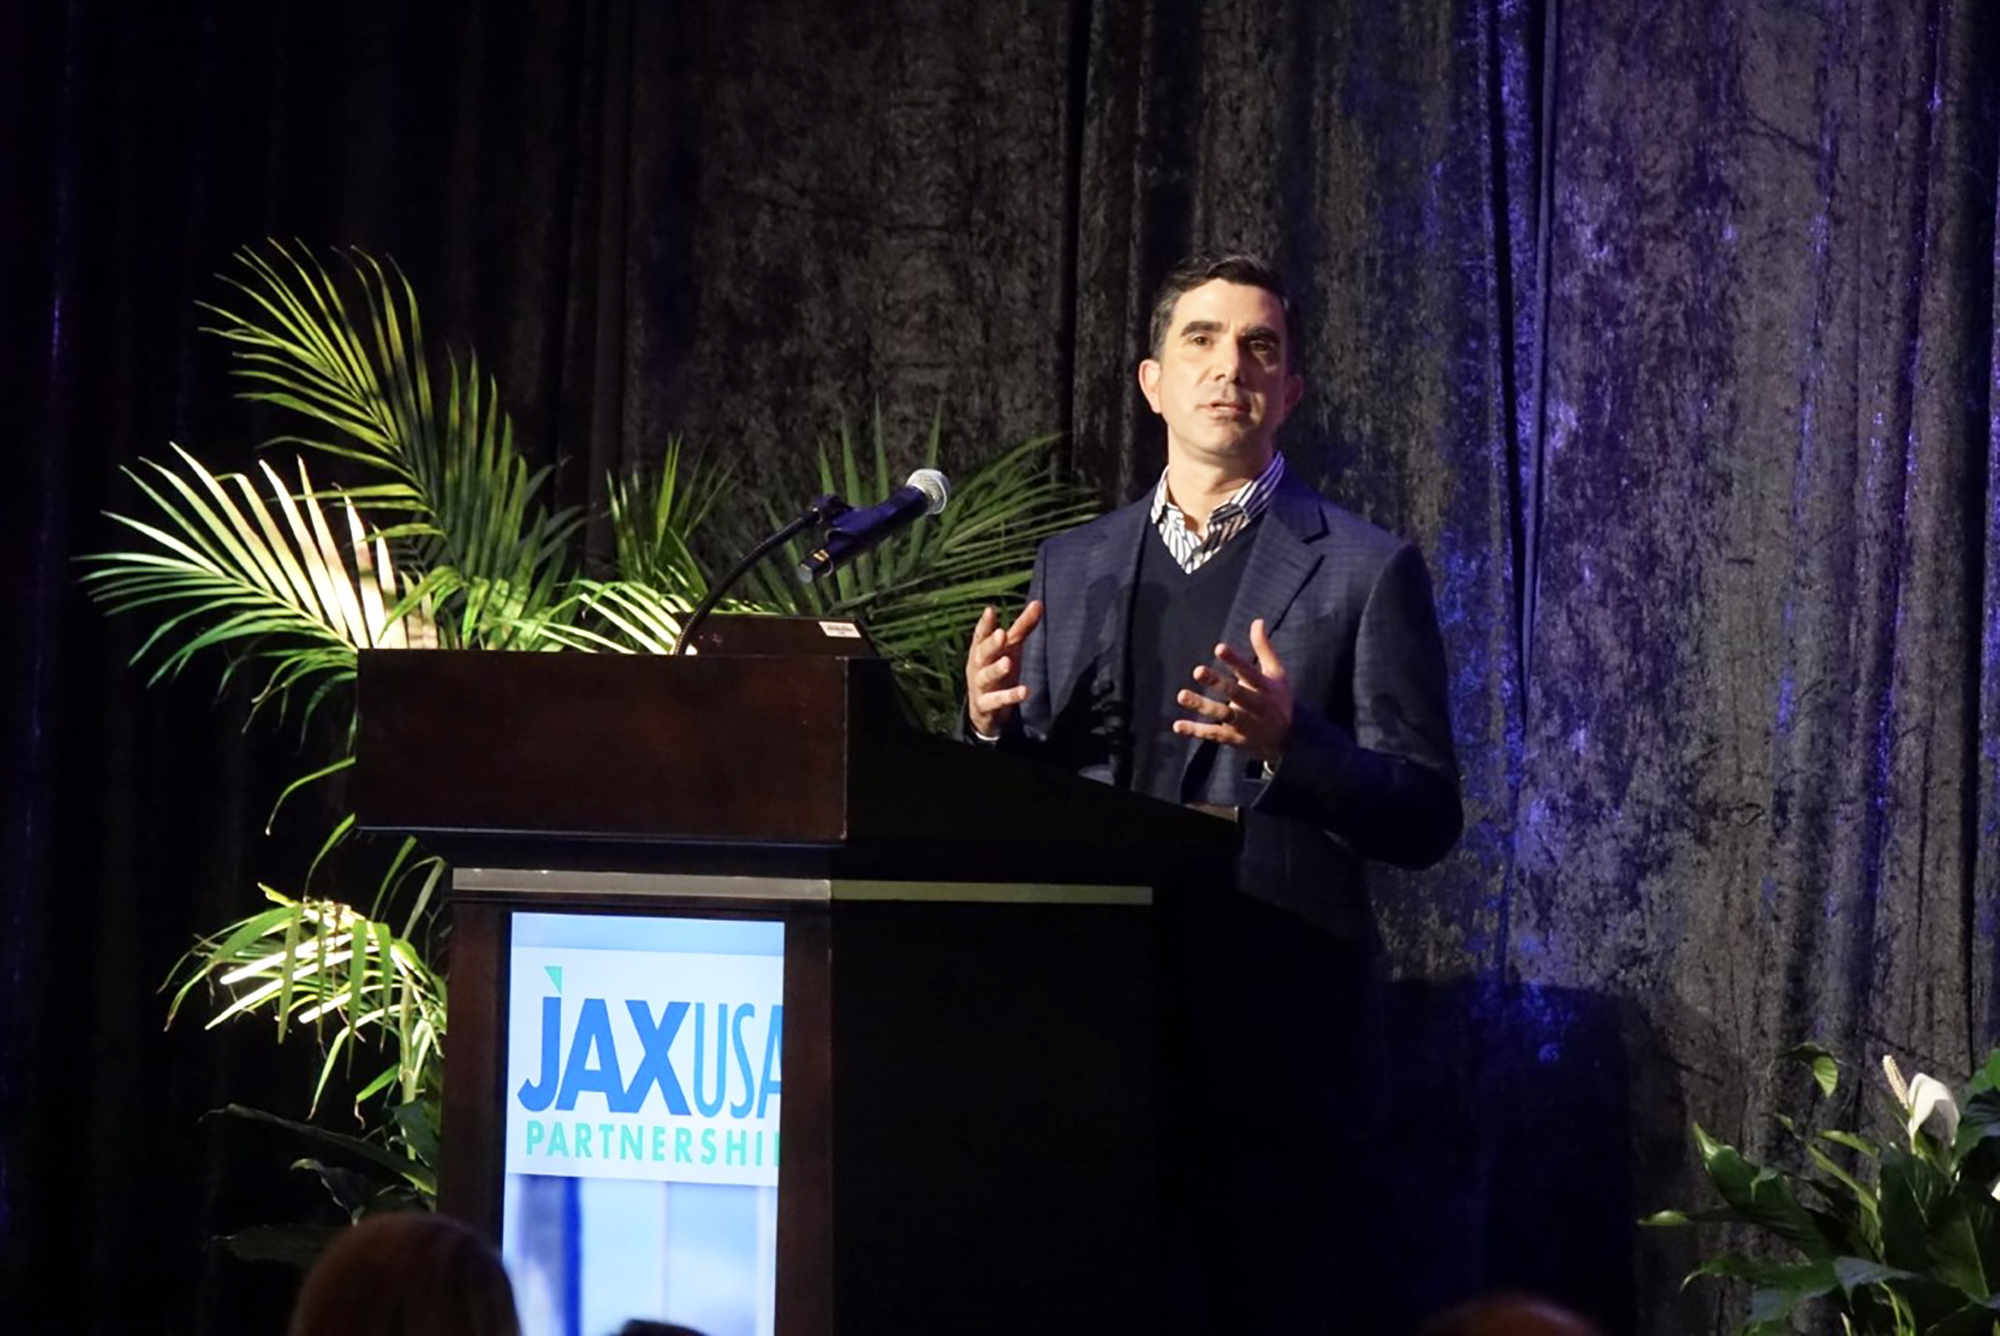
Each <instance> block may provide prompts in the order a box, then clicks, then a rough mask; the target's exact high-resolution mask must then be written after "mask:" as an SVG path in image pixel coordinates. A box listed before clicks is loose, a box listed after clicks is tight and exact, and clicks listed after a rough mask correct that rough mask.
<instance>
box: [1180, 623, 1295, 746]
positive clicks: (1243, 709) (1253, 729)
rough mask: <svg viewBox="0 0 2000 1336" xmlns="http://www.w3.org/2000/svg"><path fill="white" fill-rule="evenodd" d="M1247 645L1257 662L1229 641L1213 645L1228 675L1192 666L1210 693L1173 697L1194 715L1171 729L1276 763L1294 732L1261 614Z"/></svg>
mask: <svg viewBox="0 0 2000 1336" xmlns="http://www.w3.org/2000/svg"><path fill="white" fill-rule="evenodd" d="M1250 648H1251V649H1252V650H1253V651H1254V652H1255V653H1256V656H1257V661H1256V662H1255V663H1252V662H1251V661H1250V660H1249V659H1248V658H1246V657H1245V656H1244V655H1242V654H1240V653H1238V652H1237V651H1236V650H1234V649H1232V648H1230V647H1229V646H1228V645H1217V646H1216V647H1215V657H1216V660H1217V661H1218V662H1219V663H1221V665H1222V666H1223V667H1224V668H1226V669H1227V670H1228V672H1227V674H1224V673H1221V672H1218V671H1216V670H1215V669H1214V668H1212V667H1210V666H1209V665H1208V664H1202V665H1200V666H1199V667H1197V668H1196V669H1195V670H1194V680H1195V681H1197V682H1199V683H1201V685H1202V686H1204V687H1206V688H1207V689H1208V691H1209V694H1208V695H1205V696H1204V695H1201V694H1199V693H1197V692H1193V691H1183V692H1181V693H1180V694H1179V695H1178V696H1176V697H1174V699H1175V701H1176V702H1177V703H1178V704H1180V705H1181V706H1182V707H1183V708H1185V709H1188V710H1192V711H1193V712H1194V715H1195V717H1194V718H1192V719H1180V720H1176V721H1175V723H1174V732H1176V733H1179V734H1181V735H1182V736H1184V737H1192V738H1201V739H1203V740H1204V741H1208V742H1220V743H1221V744H1222V745H1223V746H1225V747H1240V748H1241V749H1243V750H1244V751H1247V752H1249V753H1250V754H1251V755H1252V756H1255V757H1256V758H1257V759H1258V760H1260V761H1262V762H1264V764H1266V765H1270V766H1275V765H1276V764H1277V763H1278V758H1279V757H1280V756H1283V755H1284V752H1285V738H1286V737H1287V736H1288V735H1289V734H1290V733H1291V731H1292V687H1291V683H1289V682H1287V681H1286V680H1285V665H1284V664H1283V663H1282V662H1280V661H1279V659H1278V654H1277V651H1276V650H1274V649H1272V648H1271V638H1270V636H1269V635H1267V634H1266V633H1265V630H1264V619H1263V618H1261V617H1260V618H1258V619H1257V620H1256V621H1254V622H1252V623H1250Z"/></svg>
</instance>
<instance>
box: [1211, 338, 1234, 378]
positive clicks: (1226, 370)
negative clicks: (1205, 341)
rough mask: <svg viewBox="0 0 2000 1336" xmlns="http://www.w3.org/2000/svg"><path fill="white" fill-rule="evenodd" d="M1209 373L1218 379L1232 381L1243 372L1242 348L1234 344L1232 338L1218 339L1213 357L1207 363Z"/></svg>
mask: <svg viewBox="0 0 2000 1336" xmlns="http://www.w3.org/2000/svg"><path fill="white" fill-rule="evenodd" d="M1208 371H1209V374H1210V375H1212V376H1214V377H1215V378H1216V379H1218V380H1226V381H1231V382H1234V381H1236V380H1238V379H1239V378H1240V377H1241V375H1242V372H1243V350H1242V349H1241V348H1239V347H1237V346H1236V340H1234V339H1218V340H1216V344H1215V357H1214V359H1213V360H1212V361H1210V363H1209V367H1208Z"/></svg>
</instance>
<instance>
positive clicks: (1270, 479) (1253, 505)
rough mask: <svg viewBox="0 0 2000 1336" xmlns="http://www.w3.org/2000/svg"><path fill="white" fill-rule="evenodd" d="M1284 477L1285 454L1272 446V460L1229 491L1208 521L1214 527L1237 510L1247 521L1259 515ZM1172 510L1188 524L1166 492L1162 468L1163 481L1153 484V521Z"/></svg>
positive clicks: (1183, 522)
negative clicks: (1227, 496) (1260, 471)
mask: <svg viewBox="0 0 2000 1336" xmlns="http://www.w3.org/2000/svg"><path fill="white" fill-rule="evenodd" d="M1284 477H1285V456H1284V454H1283V453H1282V452H1280V451H1277V450H1273V451H1272V452H1271V462H1270V463H1269V464H1267V465H1265V466H1264V471H1263V472H1262V473H1260V474H1258V475H1257V476H1256V477H1254V478H1252V479H1251V480H1250V481H1249V482H1246V483H1244V484H1243V485H1242V486H1241V487H1239V488H1237V489H1236V490H1235V491H1234V492H1232V493H1230V495H1229V499H1228V500H1226V501H1224V502H1223V503H1222V504H1221V505H1219V506H1217V507H1216V508H1215V510H1214V512H1213V513H1211V514H1210V515H1209V517H1208V520H1209V525H1210V526H1211V527H1212V526H1213V525H1214V524H1215V522H1216V521H1217V520H1218V519H1224V520H1226V519H1228V518H1230V517H1231V516H1232V515H1234V514H1236V513H1237V512H1238V511H1240V512H1241V513H1242V515H1243V519H1244V523H1246V524H1247V523H1249V521H1251V520H1254V519H1256V518H1257V517H1258V516H1259V515H1261V514H1263V513H1264V510H1265V508H1266V507H1267V506H1269V505H1270V504H1271V496H1272V494H1273V493H1275V492H1276V491H1277V490H1278V484H1279V483H1280V482H1282V481H1283V480H1284ZM1232 506H1233V507H1235V510H1232V509H1231V507H1232ZM1170 510H1171V511H1172V512H1173V513H1174V518H1175V519H1176V520H1178V521H1179V522H1180V523H1182V524H1185V523H1186V522H1187V521H1186V518H1185V517H1184V516H1183V515H1182V514H1181V508H1180V507H1179V506H1177V505H1175V504H1174V503H1173V501H1172V500H1171V499H1170V498H1169V497H1168V496H1167V471H1166V470H1165V469H1161V470H1160V481H1159V482H1158V483H1156V484H1155V485H1154V487H1153V509H1152V512H1151V515H1152V520H1153V523H1154V524H1155V525H1156V526H1157V525H1159V524H1161V523H1162V522H1163V521H1164V520H1165V519H1166V515H1167V512H1168V511H1170Z"/></svg>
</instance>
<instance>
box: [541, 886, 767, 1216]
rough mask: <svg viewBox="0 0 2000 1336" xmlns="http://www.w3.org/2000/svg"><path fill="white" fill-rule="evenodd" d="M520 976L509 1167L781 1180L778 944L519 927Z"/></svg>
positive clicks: (589, 1174)
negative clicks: (529, 939)
mask: <svg viewBox="0 0 2000 1336" xmlns="http://www.w3.org/2000/svg"><path fill="white" fill-rule="evenodd" d="M615 922H618V920H608V921H607V923H615ZM625 922H630V920H625ZM718 926H720V925H718ZM746 926H747V925H746ZM760 926H765V927H768V928H771V929H776V928H777V925H775V924H772V925H760ZM777 930H778V931H782V929H777ZM701 944H702V943H701V941H700V939H698V938H697V939H696V940H693V941H689V942H686V943H684V945H685V946H687V947H689V948H698V947H699V946H700V945H701ZM508 983H509V988H508V1025H507V1172H508V1173H510V1174H543V1175H555V1176H559V1177H571V1178H636V1179H653V1180H658V1181H664V1182H675V1183H737V1184H746V1185H753V1186H766V1187H775V1186H776V1185H777V1182H778V1106H779V1096H780V1092H781V1089H782V1077H783V1057H782V1054H783V1038H784V1005H783V999H784V990H783V984H784V957H783V955H782V952H781V951H780V953H775V954H761V953H760V954H730V953H726V952H719V951H709V950H701V949H665V950H663V949H658V948H657V947H656V948H655V949H650V950H620V949H612V948H610V947H609V946H604V945H597V944H594V946H593V949H580V948H577V947H572V946H539V945H526V944H523V943H522V942H520V941H517V942H516V943H515V946H514V949H513V950H512V951H511V952H510V962H509V978H508Z"/></svg>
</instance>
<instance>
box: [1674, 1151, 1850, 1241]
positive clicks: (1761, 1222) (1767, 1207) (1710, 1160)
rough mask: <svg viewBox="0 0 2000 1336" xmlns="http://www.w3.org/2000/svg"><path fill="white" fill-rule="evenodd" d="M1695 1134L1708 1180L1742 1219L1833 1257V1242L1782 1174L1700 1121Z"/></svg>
mask: <svg viewBox="0 0 2000 1336" xmlns="http://www.w3.org/2000/svg"><path fill="white" fill-rule="evenodd" d="M1694 1137H1695V1144H1696V1146H1697V1147H1698V1148H1699V1150H1700V1152H1701V1158H1702V1165H1703V1167H1704V1168H1705V1169H1706V1170H1707V1171H1708V1177H1709V1181H1711V1182H1712V1183H1714V1184H1715V1186H1716V1190H1717V1191H1718V1192H1720V1193H1721V1194H1722V1199H1723V1200H1724V1201H1725V1202H1727V1203H1728V1204H1729V1207H1730V1209H1731V1210H1733V1211H1735V1212H1736V1214H1737V1216H1738V1217H1739V1218H1740V1219H1742V1220H1744V1221H1745V1222H1747V1223H1749V1224H1752V1225H1756V1226H1758V1227H1759V1228H1762V1229H1766V1230H1769V1231H1770V1232H1771V1233H1773V1234H1775V1235H1777V1236H1778V1237H1779V1238H1781V1239H1783V1240H1784V1241H1785V1242H1787V1243H1789V1244H1791V1245H1792V1246H1793V1247H1795V1248H1797V1249H1799V1250H1800V1251H1801V1252H1803V1253H1805V1254H1806V1255H1807V1256H1808V1257H1811V1258H1814V1259H1816V1260H1823V1259H1827V1258H1830V1257H1831V1256H1832V1254H1833V1245H1832V1243H1831V1241H1829V1240H1828V1239H1827V1238H1825V1237H1824V1236H1823V1235H1822V1233H1821V1231H1820V1229H1819V1226H1818V1225H1817V1224H1816V1223H1815V1221H1814V1220H1813V1218H1812V1217H1811V1215H1809V1214H1808V1213H1807V1212H1806V1210H1805V1209H1804V1208H1803V1207H1802V1206H1801V1205H1800V1204H1799V1201H1798V1198H1797V1197H1796V1196H1795V1195H1794V1193H1793V1191H1792V1187H1791V1184H1790V1183H1788V1182H1787V1181H1786V1180H1785V1179H1784V1177H1783V1176H1781V1175H1779V1174H1777V1173H1774V1172H1772V1171H1771V1170H1768V1169H1764V1168H1762V1167H1760V1166H1758V1165H1755V1164H1753V1163H1751V1162H1750V1161H1749V1160H1747V1159H1745V1158H1744V1157H1743V1156H1742V1155H1740V1154H1738V1153H1737V1151H1736V1150H1735V1148H1734V1147H1731V1146H1728V1145H1725V1144H1723V1143H1722V1142H1720V1141H1717V1140H1715V1139H1714V1138H1712V1137H1710V1136H1709V1135H1708V1133H1707V1132H1706V1131H1704V1130H1703V1129H1702V1127H1701V1125H1700V1124H1699V1123H1696V1124H1695V1125H1694Z"/></svg>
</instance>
